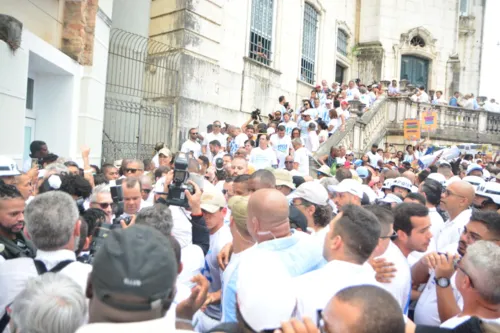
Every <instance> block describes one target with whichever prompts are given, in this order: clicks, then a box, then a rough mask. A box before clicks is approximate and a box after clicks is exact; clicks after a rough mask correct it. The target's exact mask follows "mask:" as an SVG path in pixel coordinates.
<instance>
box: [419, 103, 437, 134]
mask: <svg viewBox="0 0 500 333" xmlns="http://www.w3.org/2000/svg"><path fill="white" fill-rule="evenodd" d="M437 123H438V115H437V112H436V111H434V110H432V109H431V108H429V109H427V110H424V112H422V119H421V124H422V126H421V130H422V131H426V132H430V131H435V130H436V129H437Z"/></svg>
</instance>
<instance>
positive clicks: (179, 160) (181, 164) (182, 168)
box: [166, 153, 194, 208]
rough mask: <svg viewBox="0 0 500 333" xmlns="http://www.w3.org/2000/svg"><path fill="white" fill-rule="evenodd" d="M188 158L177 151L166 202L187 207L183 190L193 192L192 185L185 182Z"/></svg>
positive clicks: (187, 174)
mask: <svg viewBox="0 0 500 333" xmlns="http://www.w3.org/2000/svg"><path fill="white" fill-rule="evenodd" d="M187 168H188V159H187V156H186V154H184V153H179V154H178V155H177V157H176V158H175V161H174V179H173V180H172V184H170V185H169V186H168V195H167V200H166V201H167V204H169V205H174V206H181V207H186V208H187V207H189V204H188V200H187V197H186V194H185V193H184V191H185V190H188V191H189V192H190V193H191V194H192V193H194V187H193V186H192V185H190V184H186V182H187V181H188V179H189V172H188V171H187Z"/></svg>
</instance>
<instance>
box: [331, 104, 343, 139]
mask: <svg viewBox="0 0 500 333" xmlns="http://www.w3.org/2000/svg"><path fill="white" fill-rule="evenodd" d="M329 118H330V121H329V122H328V134H329V135H332V134H333V133H335V131H336V130H337V129H338V128H340V126H341V125H342V119H340V117H339V116H338V114H337V110H335V109H331V110H330V111H329Z"/></svg>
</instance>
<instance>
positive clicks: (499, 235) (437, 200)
mask: <svg viewBox="0 0 500 333" xmlns="http://www.w3.org/2000/svg"><path fill="white" fill-rule="evenodd" d="M337 88H338V90H336V89H337ZM344 88H345V89H344ZM370 89H371V92H370V93H369V94H372V93H373V94H374V95H375V99H374V100H376V98H377V94H379V91H378V87H377V86H376V85H374V86H371V87H370ZM389 93H391V92H389ZM359 94H361V95H363V94H365V92H364V91H363V86H362V85H361V84H359V83H355V82H352V81H351V82H350V83H349V84H348V85H347V86H345V87H336V86H335V85H333V86H332V89H330V88H329V87H328V85H327V84H326V81H324V82H323V83H322V85H321V86H318V87H317V89H315V90H314V92H313V93H312V96H311V99H307V100H305V101H303V106H302V107H301V108H300V110H298V111H297V112H293V111H291V109H290V105H289V104H288V103H287V102H286V99H285V98H284V97H280V98H279V103H280V105H279V106H278V107H277V108H276V109H277V111H276V112H275V113H274V114H271V115H270V117H269V119H270V120H269V122H268V123H264V122H262V121H261V120H260V115H259V114H258V113H257V112H255V113H253V114H252V118H251V119H249V120H248V121H247V122H246V123H245V124H243V125H241V126H237V125H232V124H227V123H222V122H220V121H214V122H213V124H211V125H210V126H209V127H208V128H207V131H206V132H203V133H202V132H200V131H199V129H198V128H194V127H193V128H191V129H190V130H189V133H188V138H187V140H186V141H185V142H184V143H183V144H182V147H181V149H180V151H179V152H177V153H175V154H174V153H173V151H172V150H171V149H169V148H168V147H166V146H165V145H164V144H163V143H158V144H157V145H156V147H155V152H154V155H153V154H152V158H150V159H147V160H137V159H128V158H126V157H125V156H124V157H125V158H124V159H122V160H117V161H114V163H111V164H103V165H102V166H100V167H99V166H96V165H91V164H90V159H89V156H90V149H89V148H87V147H83V148H82V150H81V153H82V156H81V160H80V159H79V160H78V163H77V162H76V161H68V160H64V159H62V158H61V157H59V156H57V155H56V154H54V153H50V151H49V149H48V147H47V144H46V143H45V142H43V141H34V142H32V143H31V146H30V150H31V155H30V157H31V158H30V159H28V160H27V161H25V163H23V166H22V168H21V169H22V170H19V168H18V166H17V164H16V163H15V162H14V161H13V160H11V159H10V158H8V157H0V332H12V333H14V332H51V333H69V332H79V333H87V332H89V333H90V332H137V331H148V330H150V331H152V332H153V331H155V332H156V331H160V330H161V331H176V330H178V331H184V330H186V331H196V332H262V331H266V332H267V331H275V330H279V331H282V332H285V333H305V332H308V333H313V332H314V333H316V332H330V333H334V332H395V333H398V332H441V331H443V332H451V331H456V332H463V331H464V328H466V329H468V330H466V331H471V332H498V329H499V325H500V279H499V278H498V276H499V275H500V156H496V155H484V154H477V155H475V156H472V155H470V154H464V155H461V156H458V157H454V158H445V157H444V156H445V155H442V154H439V153H437V154H436V153H435V152H433V150H432V146H431V145H430V143H429V142H427V141H426V140H423V141H422V142H418V143H417V144H416V145H415V146H414V145H408V146H407V147H406V149H405V152H403V151H398V150H397V149H396V147H395V146H394V145H391V144H385V147H384V148H379V147H378V146H377V145H373V146H372V147H371V150H370V151H368V152H366V153H365V154H363V153H362V154H355V153H354V152H352V151H350V150H348V149H349V147H331V149H330V153H329V154H328V155H325V156H318V158H317V160H318V161H319V163H320V165H319V166H317V167H313V165H312V164H310V163H311V162H312V163H315V162H314V160H310V156H311V154H312V153H313V152H314V151H315V148H316V149H317V147H318V146H319V142H318V141H319V137H323V138H324V140H326V139H327V138H328V134H332V133H327V134H326V135H322V133H321V132H322V131H327V132H328V131H330V130H329V126H334V129H333V131H336V130H343V126H344V125H345V120H346V119H348V117H349V111H348V110H349V104H348V103H347V104H346V103H344V102H347V101H348V100H349V99H350V98H353V99H356V98H360V96H359ZM332 100H333V102H332ZM331 104H332V105H337V108H338V109H337V110H338V111H337V110H335V109H333V108H332V109H330V105H331ZM367 105H368V104H367ZM335 117H336V118H335ZM333 119H340V120H338V121H337V122H336V123H335V125H330V124H332V120H333ZM322 124H325V125H328V127H327V128H325V126H322ZM316 125H319V126H320V128H321V130H320V131H319V132H318V129H317V128H316ZM431 153H432V154H434V155H433V156H435V158H433V160H432V162H430V163H427V164H426V165H422V164H419V163H418V162H419V161H421V160H422V157H424V156H426V155H429V154H431ZM355 155H358V156H355ZM310 161H311V162H310ZM495 330H496V331H495Z"/></svg>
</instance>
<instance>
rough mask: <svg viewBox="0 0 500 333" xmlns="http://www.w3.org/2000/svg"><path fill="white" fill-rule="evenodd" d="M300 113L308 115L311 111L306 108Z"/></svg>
mask: <svg viewBox="0 0 500 333" xmlns="http://www.w3.org/2000/svg"><path fill="white" fill-rule="evenodd" d="M302 114H303V115H304V116H310V115H311V111H310V110H309V109H308V110H305V111H304V112H302Z"/></svg>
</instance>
